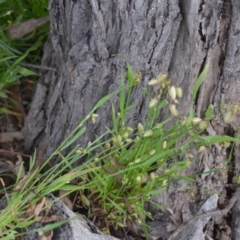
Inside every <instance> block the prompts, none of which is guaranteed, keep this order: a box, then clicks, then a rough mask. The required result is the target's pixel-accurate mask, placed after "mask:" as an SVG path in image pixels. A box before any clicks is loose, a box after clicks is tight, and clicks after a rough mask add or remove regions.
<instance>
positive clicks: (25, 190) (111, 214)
mask: <svg viewBox="0 0 240 240" xmlns="http://www.w3.org/2000/svg"><path fill="white" fill-rule="evenodd" d="M206 71H207V69H205V70H204V72H203V73H202V75H200V77H199V79H198V80H197V81H196V84H195V87H194V91H193V92H194V94H193V96H192V105H191V109H190V113H189V115H187V116H183V115H181V114H180V112H179V111H178V108H179V106H180V103H179V101H180V99H181V96H182V90H181V88H179V87H176V86H173V85H171V82H170V80H169V79H168V76H167V75H166V74H159V75H158V76H157V77H156V78H154V79H152V80H150V81H149V84H148V85H149V86H148V87H147V88H145V89H144V92H145V93H146V97H147V98H149V106H148V108H149V109H148V110H149V116H148V118H147V121H146V123H138V126H136V127H133V126H128V125H127V118H128V117H129V116H128V113H129V110H130V109H131V108H132V107H134V104H135V103H131V102H133V101H134V99H131V94H132V91H133V89H134V87H135V85H137V84H138V83H139V82H140V78H141V74H140V73H136V74H135V73H134V72H133V70H132V68H131V67H130V66H129V64H127V82H126V81H125V79H124V77H122V81H121V85H120V90H119V91H117V92H114V93H112V94H109V95H107V96H105V97H104V98H102V99H101V100H100V101H99V102H98V103H97V104H96V105H95V107H94V108H93V110H92V111H91V112H90V113H89V114H88V115H87V116H86V117H85V118H84V119H83V120H82V122H81V123H79V125H78V126H77V127H76V128H75V129H74V130H73V131H72V133H71V134H70V135H69V136H68V137H67V138H66V139H65V140H64V141H63V143H62V144H61V145H60V146H59V147H58V149H56V151H55V152H54V153H53V154H52V155H51V156H50V157H49V158H48V159H47V160H46V161H45V162H44V164H43V165H41V166H39V167H38V168H37V169H34V162H35V159H36V157H35V156H34V157H33V158H32V159H31V161H30V164H29V170H28V173H27V174H26V175H25V176H24V177H23V178H20V176H19V177H18V178H17V180H16V184H15V185H14V186H13V188H12V190H11V194H8V192H9V189H5V191H3V192H2V194H5V197H6V198H7V199H8V204H7V207H6V208H5V209H3V210H2V211H1V214H0V229H1V231H0V237H1V238H3V239H14V238H16V237H17V236H19V235H22V234H23V232H19V231H18V230H19V229H25V233H26V232H27V227H28V226H30V225H31V224H32V223H33V222H35V221H37V220H38V213H39V212H37V213H36V212H34V211H33V210H32V211H31V210H29V209H34V207H35V208H36V207H37V206H39V203H40V202H41V201H42V199H43V198H44V197H45V196H46V195H47V194H49V193H53V192H55V193H56V192H57V191H59V190H63V191H64V192H65V195H66V196H67V195H68V196H69V195H70V194H73V193H74V194H75V195H76V196H77V197H78V199H79V201H80V204H81V206H82V208H85V209H87V211H88V217H89V218H90V219H92V220H93V221H96V220H99V221H100V222H102V225H101V226H99V227H101V229H102V230H104V231H105V232H108V233H111V232H112V231H113V230H117V229H119V228H125V229H129V228H130V225H131V223H133V222H134V223H137V224H139V225H140V226H142V227H143V229H145V234H147V225H146V224H145V220H146V217H148V218H151V214H150V213H149V212H147V211H146V210H145V204H146V203H147V202H151V203H152V204H155V203H154V202H153V201H152V197H153V196H154V195H157V194H159V193H161V192H163V191H165V190H166V189H167V187H168V184H169V183H170V182H171V181H177V180H179V179H181V180H186V181H195V179H194V177H192V176H182V175H181V171H183V170H185V169H187V168H189V167H190V166H191V164H192V163H193V161H194V157H193V156H192V155H191V150H192V149H199V151H202V150H203V149H204V148H207V147H209V146H211V145H213V144H218V143H221V142H229V143H230V142H233V143H234V142H236V140H237V139H236V138H233V137H229V136H217V135H215V136H208V135H207V134H206V132H205V130H206V128H207V125H208V121H209V120H210V119H211V115H212V111H211V110H210V109H208V110H207V112H206V116H205V119H200V118H197V117H196V116H195V112H194V106H193V103H194V99H195V97H196V93H197V90H198V88H199V86H200V84H199V83H200V82H202V79H203V78H204V75H205V74H206ZM152 87H154V88H155V89H157V91H155V92H156V94H155V95H153V96H152V94H151V93H150V91H148V89H151V88H152ZM116 94H118V95H119V105H118V106H113V105H112V126H109V128H107V130H106V133H104V134H103V135H101V136H99V137H97V138H96V139H95V140H94V141H93V142H90V143H86V146H75V145H76V144H74V143H75V142H76V141H77V140H78V139H79V138H80V137H81V136H82V135H83V134H84V133H85V131H87V128H86V126H85V123H86V122H87V121H92V123H93V124H94V123H95V122H96V121H97V119H98V118H100V117H101V116H98V115H97V114H96V112H97V109H98V108H100V107H101V106H102V105H103V104H105V103H106V102H108V101H110V99H111V97H112V96H114V95H116ZM130 103H131V104H130ZM164 107H168V108H169V111H170V113H171V114H170V116H169V118H168V119H165V120H163V121H161V122H159V121H158V115H159V112H160V111H161V109H162V108H164ZM173 119H174V120H175V121H174V124H172V125H171V127H169V126H167V123H168V122H169V121H170V120H173ZM66 149H68V150H67V154H65V155H64V154H63V152H65V151H66ZM55 157H59V158H61V162H59V163H58V164H56V165H55V166H54V167H52V168H50V169H48V170H45V171H43V169H44V167H45V166H46V165H47V164H48V163H49V162H50V161H51V160H52V159H53V158H55ZM79 159H85V162H84V163H83V164H82V165H80V166H78V167H75V163H76V162H77V161H78V160H79ZM73 166H74V167H73ZM3 184H4V183H3ZM7 190H8V191H7ZM155 205H157V204H155ZM158 206H159V205H158ZM46 207H47V206H42V208H43V209H44V208H46ZM159 207H162V208H164V206H159ZM26 213H27V214H26ZM56 224H57V223H52V224H49V225H47V226H48V227H47V226H45V227H44V228H42V229H36V231H39V232H41V233H42V232H44V231H46V228H47V229H48V230H49V229H51V228H54V227H56V226H57V225H56ZM59 224H60V223H58V225H59Z"/></svg>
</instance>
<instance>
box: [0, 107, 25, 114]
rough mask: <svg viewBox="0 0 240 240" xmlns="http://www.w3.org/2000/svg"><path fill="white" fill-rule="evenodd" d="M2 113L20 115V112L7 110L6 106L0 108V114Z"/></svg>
mask: <svg viewBox="0 0 240 240" xmlns="http://www.w3.org/2000/svg"><path fill="white" fill-rule="evenodd" d="M2 113H6V114H11V115H15V116H21V115H22V114H20V113H15V112H13V111H12V110H9V109H7V108H0V114H2Z"/></svg>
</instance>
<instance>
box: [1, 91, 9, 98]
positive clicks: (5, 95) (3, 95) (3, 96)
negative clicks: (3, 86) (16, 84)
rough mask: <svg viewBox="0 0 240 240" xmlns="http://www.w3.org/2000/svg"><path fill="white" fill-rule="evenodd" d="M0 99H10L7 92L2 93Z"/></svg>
mask: <svg viewBox="0 0 240 240" xmlns="http://www.w3.org/2000/svg"><path fill="white" fill-rule="evenodd" d="M0 97H1V98H8V96H7V94H6V93H5V92H2V91H0Z"/></svg>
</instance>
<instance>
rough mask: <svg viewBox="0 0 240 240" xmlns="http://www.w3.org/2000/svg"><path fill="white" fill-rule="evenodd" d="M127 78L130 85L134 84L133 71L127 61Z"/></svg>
mask: <svg viewBox="0 0 240 240" xmlns="http://www.w3.org/2000/svg"><path fill="white" fill-rule="evenodd" d="M127 79H128V81H129V83H130V85H133V84H134V73H133V71H132V68H131V66H130V64H129V63H128V62H127Z"/></svg>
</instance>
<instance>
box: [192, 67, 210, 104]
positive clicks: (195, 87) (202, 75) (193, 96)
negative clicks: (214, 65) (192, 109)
mask: <svg viewBox="0 0 240 240" xmlns="http://www.w3.org/2000/svg"><path fill="white" fill-rule="evenodd" d="M207 71H208V65H207V66H206V67H205V68H204V69H203V71H202V72H201V74H200V76H199V77H198V79H197V81H196V82H195V84H194V87H193V92H192V101H194V100H195V98H196V96H197V92H198V90H199V88H200V86H201V84H202V83H203V81H204V79H205V77H206V74H207Z"/></svg>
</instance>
